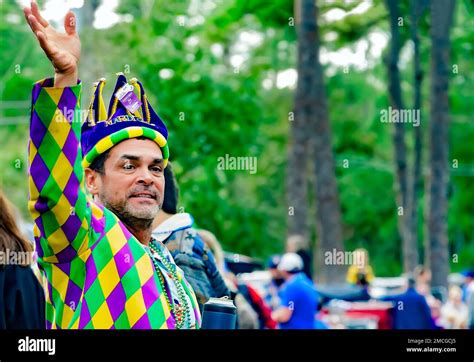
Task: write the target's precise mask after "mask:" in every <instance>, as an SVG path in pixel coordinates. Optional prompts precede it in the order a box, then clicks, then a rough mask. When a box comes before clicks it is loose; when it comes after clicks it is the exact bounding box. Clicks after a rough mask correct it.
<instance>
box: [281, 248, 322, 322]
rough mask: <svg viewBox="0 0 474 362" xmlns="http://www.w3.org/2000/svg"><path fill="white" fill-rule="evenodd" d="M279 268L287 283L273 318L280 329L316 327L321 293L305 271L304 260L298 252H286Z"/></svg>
mask: <svg viewBox="0 0 474 362" xmlns="http://www.w3.org/2000/svg"><path fill="white" fill-rule="evenodd" d="M278 270H279V271H280V272H281V274H282V276H283V278H284V279H285V283H284V284H283V285H282V287H281V290H280V307H279V308H278V309H276V310H275V311H274V312H273V313H272V318H273V319H274V320H275V321H276V322H277V323H278V325H279V328H280V329H314V328H315V327H316V319H315V316H316V313H317V308H318V299H319V295H318V292H317V291H316V288H315V286H314V285H313V282H312V281H311V280H310V279H309V278H308V277H307V276H306V275H305V274H304V272H303V260H302V259H301V257H300V256H299V255H298V254H296V253H286V254H284V255H283V257H282V258H281V261H280V263H279V264H278Z"/></svg>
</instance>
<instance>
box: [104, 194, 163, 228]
mask: <svg viewBox="0 0 474 362" xmlns="http://www.w3.org/2000/svg"><path fill="white" fill-rule="evenodd" d="M99 199H100V202H101V203H102V204H103V205H104V206H105V207H106V208H107V209H109V210H110V211H112V212H113V213H114V214H115V215H117V216H118V218H119V219H120V220H121V221H122V222H123V223H124V224H126V225H127V226H128V227H130V228H131V229H133V230H147V229H149V228H150V227H151V225H152V224H153V221H154V220H155V217H156V215H158V212H159V211H160V209H161V204H160V203H159V202H157V204H156V206H154V207H152V208H149V209H141V210H137V209H135V208H134V207H133V206H131V205H130V203H129V202H128V197H127V198H126V199H124V200H121V201H119V202H116V203H114V204H112V203H110V202H108V200H107V197H106V195H102V197H100V198H99ZM157 201H159V200H157Z"/></svg>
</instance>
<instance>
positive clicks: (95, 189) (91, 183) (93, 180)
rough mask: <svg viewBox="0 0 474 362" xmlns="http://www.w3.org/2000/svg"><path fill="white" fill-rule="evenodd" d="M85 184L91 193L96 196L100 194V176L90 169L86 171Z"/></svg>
mask: <svg viewBox="0 0 474 362" xmlns="http://www.w3.org/2000/svg"><path fill="white" fill-rule="evenodd" d="M84 174H85V184H86V187H87V189H88V190H89V192H90V193H91V194H92V195H93V196H95V195H98V194H99V183H100V181H101V180H100V174H99V173H98V172H97V171H94V170H92V169H90V168H86V169H84Z"/></svg>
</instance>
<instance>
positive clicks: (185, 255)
mask: <svg viewBox="0 0 474 362" xmlns="http://www.w3.org/2000/svg"><path fill="white" fill-rule="evenodd" d="M164 177H165V193H164V201H163V206H162V208H161V209H160V211H159V212H158V215H157V217H156V219H155V222H154V225H153V230H154V231H153V237H154V238H155V239H156V240H158V241H161V242H162V243H163V244H165V245H166V247H167V248H168V250H170V252H171V255H172V256H173V259H174V260H175V262H176V264H177V265H178V266H179V267H180V268H181V269H182V270H183V271H184V274H185V275H186V280H187V281H188V282H189V283H190V284H191V286H192V287H193V290H194V292H195V293H196V297H197V300H198V303H199V307H200V310H201V311H202V307H203V305H204V303H206V302H207V301H208V300H209V298H211V297H214V298H221V297H224V296H230V291H229V289H228V288H227V286H226V284H225V281H224V279H223V278H222V275H221V274H220V272H219V270H218V269H217V265H216V260H215V258H214V255H213V254H212V252H211V250H209V247H208V246H207V245H206V244H205V243H204V241H203V240H202V238H201V237H200V236H199V234H198V233H197V231H196V230H195V229H194V228H193V224H194V220H193V217H192V216H191V215H190V214H188V213H178V199H179V191H178V185H177V182H176V179H175V177H174V174H173V171H172V168H171V165H170V164H168V166H167V167H166V169H165V171H164Z"/></svg>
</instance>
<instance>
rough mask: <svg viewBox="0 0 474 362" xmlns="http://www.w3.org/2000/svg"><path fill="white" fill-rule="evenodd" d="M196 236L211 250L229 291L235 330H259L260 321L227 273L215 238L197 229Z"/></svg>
mask: <svg viewBox="0 0 474 362" xmlns="http://www.w3.org/2000/svg"><path fill="white" fill-rule="evenodd" d="M198 234H199V235H200V236H201V238H202V240H203V241H204V242H205V243H206V245H207V246H208V247H209V248H210V249H211V251H212V252H213V253H214V255H215V258H216V265H217V267H218V269H219V271H220V272H221V274H222V276H223V277H224V281H225V283H226V285H227V287H228V288H229V290H230V294H231V299H232V300H233V301H234V305H235V307H236V308H237V326H236V328H237V329H259V328H260V319H259V315H258V314H257V312H256V311H255V310H254V309H253V307H252V305H251V304H250V303H249V302H248V301H247V299H246V296H244V295H243V294H242V293H241V291H240V290H239V288H238V284H239V280H238V278H237V277H236V275H235V274H234V273H232V272H231V271H229V270H228V269H227V267H226V265H225V258H224V251H223V250H222V246H221V244H220V243H219V241H218V240H217V238H216V236H215V235H214V234H213V233H211V232H210V231H208V230H204V229H199V230H198Z"/></svg>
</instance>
